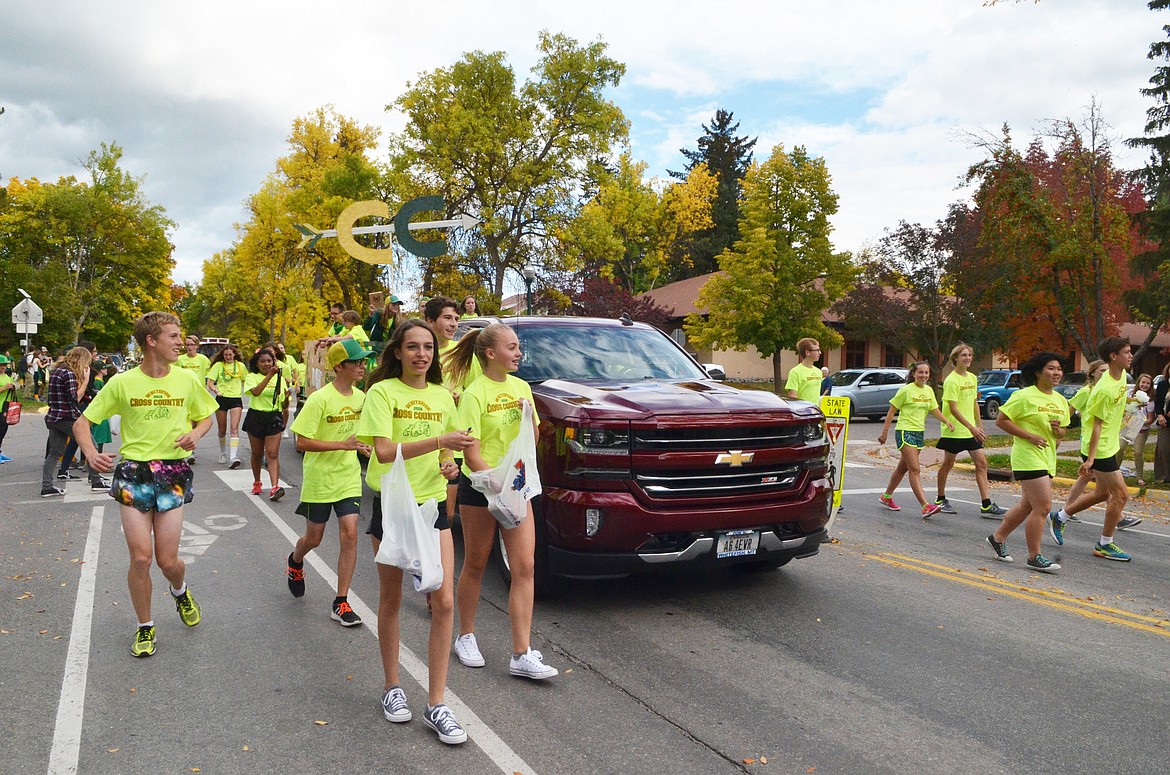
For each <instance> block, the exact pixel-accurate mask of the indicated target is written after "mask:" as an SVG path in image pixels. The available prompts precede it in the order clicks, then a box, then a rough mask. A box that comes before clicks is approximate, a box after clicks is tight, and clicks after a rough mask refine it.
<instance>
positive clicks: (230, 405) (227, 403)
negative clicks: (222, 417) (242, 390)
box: [215, 396, 244, 412]
mask: <svg viewBox="0 0 1170 775" xmlns="http://www.w3.org/2000/svg"><path fill="white" fill-rule="evenodd" d="M215 402H216V403H217V404H219V411H221V412H226V411H227V410H229V409H239V408H240V407H241V406H243V405H244V399H242V398H240V397H239V396H236V397H235V398H228V397H227V396H216V397H215Z"/></svg>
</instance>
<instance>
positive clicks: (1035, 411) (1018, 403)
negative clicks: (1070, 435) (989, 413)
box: [999, 385, 1069, 476]
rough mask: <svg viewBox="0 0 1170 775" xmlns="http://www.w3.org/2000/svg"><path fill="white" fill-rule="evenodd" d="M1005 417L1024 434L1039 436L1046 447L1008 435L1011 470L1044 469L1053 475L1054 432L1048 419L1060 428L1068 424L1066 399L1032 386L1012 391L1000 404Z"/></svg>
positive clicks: (1054, 456) (1054, 464)
mask: <svg viewBox="0 0 1170 775" xmlns="http://www.w3.org/2000/svg"><path fill="white" fill-rule="evenodd" d="M999 411H1001V412H1002V413H1003V414H1004V416H1005V417H1007V418H1008V419H1009V420H1011V421H1012V422H1014V423H1015V424H1016V425H1018V426H1020V428H1021V429H1023V430H1025V431H1027V432H1028V433H1032V434H1035V435H1036V436H1040V437H1041V438H1043V439H1044V440H1045V441H1047V442H1048V446H1047V447H1037V446H1036V445H1035V444H1033V443H1032V442H1030V441H1026V440H1025V439H1021V438H1020V437H1019V436H1013V437H1012V456H1011V460H1012V470H1013V471H1047V472H1048V474H1049V476H1056V444H1057V442H1056V432H1055V431H1054V430H1053V429H1052V424H1051V421H1052V420H1056V421H1057V424H1058V425H1059V426H1060V427H1062V428H1064V427H1067V426H1068V422H1069V420H1068V417H1069V411H1068V401H1066V400H1065V399H1064V396H1062V395H1061V394H1060V393H1057V392H1055V391H1053V392H1052V393H1045V392H1044V391H1042V390H1040V388H1038V387H1036V386H1035V385H1032V386H1031V387H1026V388H1022V389H1020V390H1017V391H1016V392H1015V393H1012V394H1011V396H1010V397H1009V398H1008V400H1007V403H1006V404H1004V405H1003V406H1002V407H1000V410H999Z"/></svg>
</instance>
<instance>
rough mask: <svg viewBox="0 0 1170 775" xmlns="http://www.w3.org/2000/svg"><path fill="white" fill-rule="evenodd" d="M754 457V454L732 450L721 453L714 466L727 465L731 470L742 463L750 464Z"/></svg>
mask: <svg viewBox="0 0 1170 775" xmlns="http://www.w3.org/2000/svg"><path fill="white" fill-rule="evenodd" d="M755 456H756V453H755V452H744V451H742V450H738V449H733V450H731V451H729V452H721V453H719V455H718V456H717V457H716V458H715V465H721V464H723V463H727V464H728V465H729V466H731V467H732V468H737V467H739V466H742V465H743V464H744V463H750V462H752V458H753V457H755Z"/></svg>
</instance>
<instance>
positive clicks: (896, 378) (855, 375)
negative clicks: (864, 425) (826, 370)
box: [830, 368, 908, 420]
mask: <svg viewBox="0 0 1170 775" xmlns="http://www.w3.org/2000/svg"><path fill="white" fill-rule="evenodd" d="M907 374H908V372H907V370H906V369H896V368H880V369H844V370H842V371H839V372H837V373H836V374H834V375H832V376H831V377H830V379H831V380H833V395H834V396H845V397H846V398H848V399H849V410H850V413H851V415H852V416H853V417H857V416H865V417H868V418H869V419H871V420H880V419H882V418H883V417H885V416H886V412H887V411H889V409H890V399H891V398H893V397H894V394H895V393H897V392H898V389H899V388H901V387H902V386H903V385H905V384H906V376H907Z"/></svg>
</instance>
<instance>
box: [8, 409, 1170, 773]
mask: <svg viewBox="0 0 1170 775" xmlns="http://www.w3.org/2000/svg"><path fill="white" fill-rule="evenodd" d="M39 419H40V418H39V417H37V416H35V415H34V416H29V417H26V420H25V422H22V423H21V425H19V426H17V427H16V428H13V429H11V431H10V433H9V437H8V440H7V441H6V443H5V445H4V450H5V452H6V453H7V454H9V455H12V456H13V457H15V458H16V461H15V462H13V463H9V464H6V465H4V466H3V467H0V547H2V553H0V557H2V558H3V574H2V578H0V658H2V660H3V665H4V670H3V672H2V673H0V733H2V735H3V739H4V740H5V741H6V743H7V745H6V750H5V751H3V752H0V773H46V772H48V773H58V772H60V773H65V772H74V771H76V772H81V773H138V772H143V773H146V772H151V773H155V772H159V773H188V772H202V773H270V772H271V773H275V772H297V773H304V774H305V775H310V774H312V773H330V774H331V775H332V774H333V773H336V772H339V771H352V772H373V771H376V770H380V771H388V772H409V773H492V772H504V773H512V772H524V773H546V774H547V773H724V772H725V773H734V772H765V773H766V772H775V773H810V772H816V773H817V774H818V775H824V773H900V774H901V773H936V772H947V773H1049V772H1051V773H1097V772H1116V773H1162V772H1165V771H1166V765H1165V745H1166V722H1165V719H1166V718H1167V717H1168V711H1170V708H1168V707H1167V706H1168V704H1170V701H1168V700H1167V697H1168V696H1170V693H1168V692H1167V689H1168V688H1170V681H1168V677H1170V676H1168V668H1167V664H1168V660H1167V654H1168V651H1170V649H1168V646H1170V641H1168V639H1167V636H1168V635H1170V625H1168V624H1167V621H1166V619H1167V613H1166V606H1167V603H1166V600H1165V596H1166V593H1167V587H1166V579H1167V578H1168V576H1170V567H1168V563H1167V559H1166V554H1167V551H1166V549H1167V546H1168V545H1170V520H1168V519H1167V515H1166V504H1165V502H1162V501H1156V502H1151V501H1146V502H1135V503H1133V504H1132V506H1131V508H1130V511H1132V512H1134V513H1141V514H1143V515H1144V516H1145V517H1146V521H1145V523H1144V524H1142V525H1141V526H1140V527H1138V528H1136V529H1133V530H1130V531H1127V532H1126V533H1124V534H1122V536H1121V537H1120V538H1119V543H1121V544H1122V546H1123V547H1124V548H1126V549H1127V550H1129V551H1130V552H1132V553H1133V555H1134V557H1135V560H1134V562H1132V563H1129V564H1119V563H1110V562H1107V561H1105V560H1101V559H1097V558H1094V557H1093V556H1092V555H1091V553H1090V549H1091V545H1092V543H1093V541H1094V540H1095V538H1096V532H1097V530H1098V529H1099V527H1098V526H1099V524H1100V519H1099V515H1095V514H1092V513H1090V514H1087V515H1085V520H1084V522H1082V523H1080V524H1077V525H1074V526H1073V527H1071V528H1070V530H1069V536H1068V541H1067V545H1066V546H1065V547H1064V548H1063V549H1060V550H1059V552H1058V550H1057V549H1056V547H1054V546H1051V545H1050V542H1049V545H1048V546H1046V550H1045V551H1046V552H1048V551H1051V552H1052V553H1053V554H1056V553H1059V554H1061V556H1062V558H1061V562H1062V564H1064V566H1065V569H1064V571H1062V573H1061V574H1060V575H1057V576H1042V575H1038V574H1033V573H1029V572H1028V571H1027V569H1026V568H1025V567H1024V566H1023V551H1022V550H1023V539H1022V536H1021V537H1019V538H1015V537H1013V540H1012V542H1011V543H1010V545H1011V546H1012V547H1013V549H1014V551H1015V552H1016V556H1017V561H1016V562H1015V563H1014V564H1011V565H1008V564H1003V563H998V562H996V561H994V560H993V559H992V556H991V553H990V550H989V549H988V548H987V547H986V545H985V544H983V543H982V541H983V538H984V536H986V535H987V534H988V533H989V532H990V531H991V529H992V528H993V526H994V523H993V522H990V521H987V520H984V519H981V518H979V516H978V515H977V504H978V496H977V494H976V492H975V490H974V483H973V481H972V480H971V479H970V478H969V475H968V474H965V473H959V472H956V474H954V475H953V479H952V486H951V487H950V495H951V499H952V501H953V502H954V503H955V504H956V505H957V506H958V507H959V509H960V511H961V512H962V513H960V514H958V515H953V516H945V517H938V518H935V519H934V520H931V521H930V522H927V523H923V522H922V521H921V520H920V519H918V518H917V516H915V515H914V513H913V510H912V509H911V508H909V504H910V502H911V501H912V498H911V497H910V495H909V493H908V491H907V492H905V493H902V494H900V495H899V500H903V501H905V502H906V503H905V504H904V505H906V506H907V508H906V509H905V510H904V511H902V512H899V513H893V512H888V511H886V510H884V509H883V508H881V507H880V506H878V505H877V503H876V498H877V496H876V494H875V493H876V492H878V491H880V490H881V489H882V487H883V486H884V484H885V481H886V477H887V476H888V468H887V466H888V465H890V464H892V458H887V459H883V458H878V457H876V456H874V455H873V454H871V453H872V452H873V451H874V449H875V446H874V445H873V444H865V443H864V442H865V441H866V440H867V437H869V438H872V437H874V436H876V435H877V432H878V431H879V430H880V424H877V423H861V424H859V425H857V426H855V428H854V432H853V434H852V437H853V440H854V442H855V443H854V444H852V445H851V447H850V454H849V461H850V464H849V465H848V466H847V468H846V471H845V481H844V486H845V489H846V496H845V510H844V511H843V512H842V514H841V515H840V517H839V519H838V521H837V522H836V524H835V526H834V528H833V535H834V537H835V538H836V539H837V541H838V542H837V543H833V544H827V545H825V546H824V547H823V549H822V552H821V554H820V556H818V557H815V558H811V559H807V560H801V561H796V562H793V563H791V564H790V565H788V566H787V567H785V568H783V569H781V570H779V571H776V572H772V573H756V574H750V573H740V572H711V573H693V572H676V573H671V574H669V575H660V576H652V577H639V578H631V579H626V580H622V581H610V582H599V583H580V584H576V585H574V587H573V588H572V589H571V590H570V591H569V592H568V593H567V594H566V595H565V596H564V597H562V598H560V599H558V600H555V601H549V602H540V603H538V605H537V610H536V616H535V626H534V629H535V632H534V638H533V647H534V648H538V649H540V650H541V651H543V652H544V654H545V657H546V661H548V662H549V663H550V664H552V665H554V666H556V667H558V668H560V670H561V675H560V676H558V677H557V678H555V679H553V680H551V681H548V682H545V683H541V684H538V683H532V682H525V681H523V680H520V679H515V678H511V677H509V675H508V674H507V650H508V647H509V637H508V622H507V618H506V605H507V599H506V592H505V589H504V587H503V585H502V584H501V583H500V582H499V579H498V577H497V576H495V575H494V574H492V573H489V575H488V578H487V581H486V583H485V585H484V591H483V602H482V603H481V606H480V616H479V627H478V630H479V641H480V645H481V648H482V649H483V651H484V653H485V656H486V657H487V660H488V665H487V667H485V668H483V669H481V670H471V669H467V668H464V667H462V666H461V665H459V664H458V662H457V661H456V660H452V667H451V672H450V677H449V687H450V689H449V695H448V700H449V702H450V704H452V706H453V707H454V709H455V710H456V714H457V716H458V717H459V719H460V720H461V721H462V722H463V723H464V726H465V727H466V728H467V730H468V733H469V734H470V736H471V740H470V741H469V742H468V743H467V744H466V745H463V746H459V747H447V746H443V745H441V744H440V743H439V742H438V741H437V739H435V737H434V734H433V733H432V732H430V731H429V730H428V729H427V728H426V727H424V726H423V724H422V723H421V721H420V720H419V712H420V711H421V708H422V705H423V703H424V701H425V691H424V689H423V688H422V686H424V685H425V673H424V672H423V669H424V668H423V666H422V663H421V662H419V657H420V656H421V657H424V658H425V651H426V637H427V622H428V618H427V613H426V610H425V607H424V605H423V601H422V599H421V596H419V595H416V594H414V593H413V592H407V593H406V595H405V602H404V606H403V608H404V610H403V615H402V624H403V646H404V660H403V661H404V667H405V668H406V671H405V672H406V673H407V674H408V675H404V679H405V681H404V688H405V689H406V691H407V695H408V698H409V700H410V703H411V706H412V708H413V709H414V711H415V720H414V721H412V722H411V723H409V724H404V725H395V724H390V723H388V722H386V721H385V720H384V719H383V718H382V714H381V712H380V706H379V703H378V700H379V695H380V689H381V680H382V679H381V668H380V662H379V660H378V651H377V642H376V639H375V636H374V632H373V630H372V626H373V623H374V615H373V612H372V611H370V610H369V609H370V607H373V608H375V609H376V605H377V583H376V576H375V573H374V568H373V557H372V552H371V550H370V547H369V544H368V542H367V541H366V539H365V537H364V536H363V537H362V542H361V544H360V558H359V567H358V574H357V577H356V578H355V581H354V593H353V594H351V601H352V602H354V604H355V608H356V609H357V610H358V611H359V613H360V614H361V615H362V616H363V618H364V619H365V620H366V624H367V626H364V627H360V628H352V629H344V628H342V627H340V626H338V625H337V624H335V623H334V622H332V621H330V619H329V616H328V607H329V603H330V601H331V599H332V594H333V592H332V582H331V581H330V580H328V577H329V576H330V575H331V574H332V570H331V569H332V568H335V567H336V538H335V535H336V534H335V532H333V530H332V528H331V529H330V531H328V532H327V537H326V541H325V543H324V544H323V546H322V551H321V552H320V553H319V555H318V556H317V560H316V561H315V562H312V563H310V565H309V566H308V570H307V573H306V576H307V581H308V594H307V595H306V596H305V597H304V598H302V599H300V600H296V599H293V598H292V597H291V596H290V595H289V594H288V592H287V589H286V586H285V581H284V578H283V558H284V556H285V555H286V554H287V553H288V551H289V548H290V537H295V535H296V532H297V531H299V530H300V528H301V526H302V522H301V519H300V518H299V517H297V516H296V515H295V514H294V513H293V510H294V509H295V507H296V503H297V490H296V489H295V484H296V483H298V482H299V477H300V470H299V463H300V459H299V457H298V456H297V455H296V454H295V453H294V452H293V451H292V445H291V442H286V443H285V447H284V450H283V454H282V461H283V462H284V464H285V467H286V470H285V472H284V479H285V480H286V481H287V482H288V483H289V484H290V485H293V486H292V487H290V489H289V495H288V496H287V497H286V498H285V500H284V501H282V502H280V503H277V504H270V503H269V502H268V501H267V500H266V499H261V498H254V497H252V496H250V495H247V494H246V493H245V492H243V491H242V490H243V489H244V488H245V487H247V485H248V483H249V480H250V475H249V474H247V473H246V472H244V473H240V472H236V473H235V475H232V474H228V475H227V476H225V477H221V476H220V475H219V473H218V472H219V471H220V470H221V467H219V466H217V465H214V464H213V463H212V461H214V459H215V451H216V450H215V441H214V439H208V440H205V442H204V443H203V444H202V445H201V447H200V452H201V461H203V462H201V464H200V465H199V466H198V468H197V478H196V488H197V491H196V497H195V501H194V503H193V504H192V505H191V506H189V507H188V512H187V526H186V530H185V535H184V539H183V551H184V554H185V556H186V557H187V558H188V560H189V561H190V568H189V574H188V578H189V582H190V584H191V588H192V591H193V592H194V593H195V595H196V597H197V598H198V600H199V602H200V603H201V606H202V609H203V622H202V623H201V624H200V625H199V626H198V627H195V628H191V629H188V628H185V627H183V625H182V624H181V623H180V622H179V620H178V616H177V614H175V613H173V612H172V609H171V605H170V603H169V601H168V600H167V597H166V592H165V588H164V586H163V585H164V583H165V582H164V581H163V580H162V578H161V575H160V574H158V573H157V571H156V575H155V579H156V584H155V601H156V604H155V612H154V613H155V620H156V622H157V624H158V637H159V647H158V653H157V654H156V655H155V656H154V657H152V658H150V659H146V660H136V659H133V658H131V657H130V655H129V653H128V648H129V642H130V638H131V636H132V634H133V629H134V618H133V613H132V611H131V610H130V606H129V599H128V594H127V592H126V588H125V572H126V567H127V556H126V550H125V545H124V543H123V541H122V537H121V531H120V527H119V524H118V519H117V511H116V509H115V507H114V503H113V501H111V500H110V499H109V498H108V497H107V496H104V495H101V494H94V495H91V494H90V493H89V492H88V491H87V490H82V489H81V488H80V487H77V485H83V484H84V483H85V482H84V480H81V481H79V482H75V483H71V484H70V487H69V490H70V492H69V495H68V496H67V497H66V499H65V500H64V501H62V500H60V499H52V500H48V499H41V498H39V497H38V496H37V493H38V492H39V470H40V462H41V461H40V458H39V453H43V449H44V437H45V431H44V428H43V425H42V424H41V423H40V422H39ZM926 479H927V482H928V492H930V491H931V488H932V487H933V481H934V479H933V473H932V471H930V470H928V471H927V473H926ZM1015 497H1016V496H1015V492H1014V489H1013V488H1012V486H1010V485H1006V484H999V485H995V498H996V500H997V501H998V502H999V503H1001V504H1002V505H1005V506H1006V505H1009V504H1010V503H1012V502H1014V500H1015ZM367 513H368V512H367ZM456 547H457V551H458V548H459V540H458V537H457V540H456ZM87 553H88V556H87ZM87 623H88V626H87ZM322 722H323V723H322ZM765 759H766V763H765V761H764V760H765Z"/></svg>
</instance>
